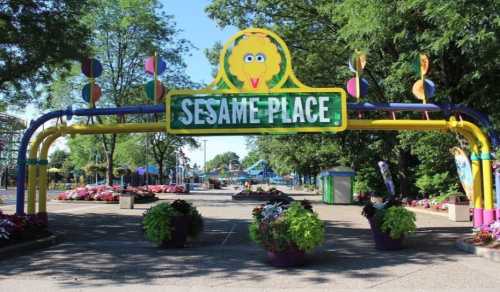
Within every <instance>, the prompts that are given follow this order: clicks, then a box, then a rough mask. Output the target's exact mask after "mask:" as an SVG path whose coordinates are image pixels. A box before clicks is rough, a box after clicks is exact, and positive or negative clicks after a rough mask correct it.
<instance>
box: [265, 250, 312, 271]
mask: <svg viewBox="0 0 500 292" xmlns="http://www.w3.org/2000/svg"><path fill="white" fill-rule="evenodd" d="M267 259H268V260H269V263H270V264H271V265H272V266H274V267H278V268H288V267H298V266H302V265H303V264H304V263H305V252H304V251H302V250H298V249H297V248H289V249H287V250H284V251H276V252H274V251H267Z"/></svg>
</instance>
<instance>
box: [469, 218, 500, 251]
mask: <svg viewBox="0 0 500 292" xmlns="http://www.w3.org/2000/svg"><path fill="white" fill-rule="evenodd" d="M466 242H467V243H469V244H472V245H474V246H481V247H488V248H492V249H497V250H500V220H497V221H495V222H493V223H491V224H490V225H485V226H481V227H479V228H475V229H474V233H473V235H472V238H468V239H466Z"/></svg>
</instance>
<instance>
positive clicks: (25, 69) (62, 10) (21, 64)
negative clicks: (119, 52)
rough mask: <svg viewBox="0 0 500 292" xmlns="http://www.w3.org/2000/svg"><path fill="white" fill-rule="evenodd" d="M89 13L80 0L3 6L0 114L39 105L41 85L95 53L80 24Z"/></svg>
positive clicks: (32, 0)
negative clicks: (16, 107)
mask: <svg viewBox="0 0 500 292" xmlns="http://www.w3.org/2000/svg"><path fill="white" fill-rule="evenodd" d="M88 8H89V7H87V6H86V1H76V0H55V1H48V0H27V1H15V0H10V1H9V0H8V1H2V2H0V31H1V32H2V33H1V34H0V60H1V61H0V108H1V107H3V106H5V105H12V104H18V105H22V104H24V103H26V102H29V101H36V98H37V96H38V93H39V92H38V89H39V87H40V85H41V84H47V83H48V82H50V81H51V80H52V79H53V77H54V72H64V71H67V70H68V69H69V68H70V61H74V60H81V59H82V58H83V57H84V56H85V55H86V54H87V53H88V50H89V47H88V44H87V40H88V38H89V33H90V31H89V29H88V28H87V27H86V26H85V25H83V24H82V23H81V22H80V19H81V17H82V14H83V13H84V12H85V10H86V9H88Z"/></svg>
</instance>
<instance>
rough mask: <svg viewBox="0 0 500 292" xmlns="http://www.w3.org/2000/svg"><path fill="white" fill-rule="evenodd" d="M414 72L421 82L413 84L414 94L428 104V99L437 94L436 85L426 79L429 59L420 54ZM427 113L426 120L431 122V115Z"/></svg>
mask: <svg viewBox="0 0 500 292" xmlns="http://www.w3.org/2000/svg"><path fill="white" fill-rule="evenodd" d="M414 70H415V72H416V73H417V76H418V78H420V79H419V80H417V82H415V83H414V84H413V87H412V93H413V95H415V97H416V98H417V99H420V100H421V101H422V103H423V104H426V103H427V99H428V98H432V97H433V96H434V94H435V93H436V85H435V84H434V82H432V81H431V80H429V79H425V75H426V74H427V72H428V71H429V58H427V56H426V55H424V54H419V56H418V58H417V60H416V61H415V63H414ZM424 113H425V118H426V119H427V120H429V113H428V112H427V111H425V112H424Z"/></svg>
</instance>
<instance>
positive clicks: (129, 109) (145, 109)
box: [16, 104, 165, 215]
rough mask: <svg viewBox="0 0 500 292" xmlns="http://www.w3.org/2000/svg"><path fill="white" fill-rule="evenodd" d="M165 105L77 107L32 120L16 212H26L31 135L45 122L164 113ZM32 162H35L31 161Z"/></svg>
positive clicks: (20, 158)
mask: <svg viewBox="0 0 500 292" xmlns="http://www.w3.org/2000/svg"><path fill="white" fill-rule="evenodd" d="M163 112H165V105H163V104H159V105H138V106H126V107H118V108H93V109H77V110H72V109H71V108H68V109H65V110H58V111H53V112H49V113H46V114H44V115H42V116H41V117H39V118H38V119H36V120H34V121H32V122H31V123H30V125H29V127H28V129H26V131H25V132H24V134H23V137H22V138H21V143H20V145H19V151H18V154H17V179H16V214H18V215H22V214H24V191H25V181H26V151H27V150H28V145H29V141H30V139H31V137H32V136H33V134H34V133H35V132H36V130H37V129H38V128H39V127H41V126H42V125H43V124H44V123H45V122H47V121H49V120H52V119H57V118H61V117H64V116H66V117H67V118H68V119H71V118H72V116H82V117H83V116H87V117H88V116H103V115H126V114H148V113H163ZM30 163H34V162H32V161H30Z"/></svg>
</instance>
